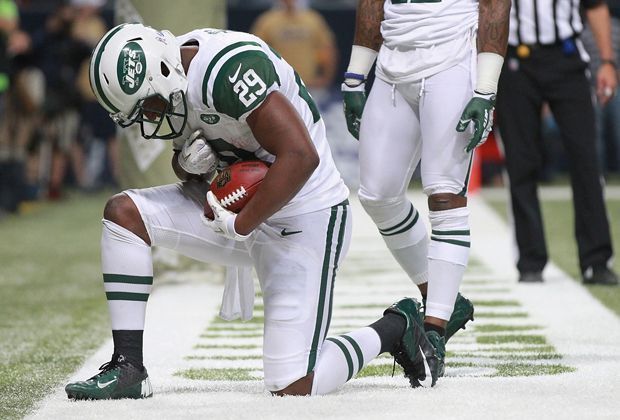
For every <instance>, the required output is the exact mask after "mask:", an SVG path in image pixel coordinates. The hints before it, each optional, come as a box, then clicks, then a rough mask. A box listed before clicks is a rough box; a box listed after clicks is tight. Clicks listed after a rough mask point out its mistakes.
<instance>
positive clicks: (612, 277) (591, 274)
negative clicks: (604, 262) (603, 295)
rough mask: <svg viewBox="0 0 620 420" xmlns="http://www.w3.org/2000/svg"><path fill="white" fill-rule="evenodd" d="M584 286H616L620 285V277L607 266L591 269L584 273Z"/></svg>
mask: <svg viewBox="0 0 620 420" xmlns="http://www.w3.org/2000/svg"><path fill="white" fill-rule="evenodd" d="M583 284H603V285H606V286H615V285H617V284H618V275H617V274H616V273H614V272H613V271H612V270H610V269H609V268H607V267H605V266H598V267H590V268H588V269H587V270H586V271H584V273H583Z"/></svg>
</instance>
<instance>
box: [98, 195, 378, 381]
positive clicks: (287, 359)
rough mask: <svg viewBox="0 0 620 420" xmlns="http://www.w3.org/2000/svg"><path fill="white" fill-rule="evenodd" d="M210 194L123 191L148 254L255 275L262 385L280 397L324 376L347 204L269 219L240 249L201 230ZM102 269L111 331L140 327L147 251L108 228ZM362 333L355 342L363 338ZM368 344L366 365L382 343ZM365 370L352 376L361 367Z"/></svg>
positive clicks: (147, 286)
mask: <svg viewBox="0 0 620 420" xmlns="http://www.w3.org/2000/svg"><path fill="white" fill-rule="evenodd" d="M205 192H206V188H205V186H204V185H202V184H197V183H184V184H182V183H178V184H171V185H164V186H159V187H154V188H146V189H140V190H129V191H126V192H125V193H126V194H127V195H128V196H129V197H130V198H131V199H132V200H133V202H134V203H135V204H136V206H137V208H138V210H139V211H140V214H141V216H142V219H143V221H144V224H145V226H146V229H147V231H148V234H149V237H150V239H151V243H152V246H161V247H164V248H168V249H173V250H176V251H178V252H179V253H181V254H183V255H186V256H189V257H191V258H194V259H197V260H200V261H205V262H211V263H217V264H222V265H227V266H253V267H254V268H255V269H256V273H257V276H258V279H259V282H260V285H261V289H262V291H263V301H264V308H265V324H264V345H263V364H264V377H265V386H266V388H267V389H268V390H270V391H277V390H281V389H283V388H285V387H287V386H288V385H290V384H291V383H292V382H294V381H295V380H297V379H299V378H302V377H304V376H306V375H307V374H308V373H310V372H312V371H313V370H315V368H318V365H319V359H320V356H321V349H322V346H323V343H324V341H325V338H326V335H327V330H328V327H329V323H330V319H331V308H332V291H333V287H334V279H335V276H336V272H337V268H338V265H339V263H340V261H342V259H343V258H344V256H345V255H346V253H347V251H348V247H349V242H350V238H351V211H350V208H349V205H348V202H343V203H340V204H338V205H335V206H332V207H331V208H326V209H323V210H319V211H315V212H311V213H307V214H302V215H298V216H292V217H286V218H279V219H270V220H268V221H267V222H265V223H263V224H261V225H260V226H259V227H258V228H257V229H256V230H255V231H254V232H252V234H251V236H250V238H249V239H248V240H246V241H245V242H236V241H232V240H228V239H226V238H224V237H223V236H220V235H217V234H216V233H214V232H213V230H211V229H210V228H208V227H206V226H205V225H203V223H202V222H201V220H200V214H201V212H202V211H203V206H204V196H205ZM102 261H103V273H104V282H105V286H106V296H107V297H108V303H109V309H110V313H111V317H112V326H113V329H115V330H119V329H121V330H122V329H128V330H135V329H142V327H143V326H144V316H145V315H144V314H145V309H146V300H147V299H148V296H149V293H150V290H151V284H152V268H151V253H150V247H148V246H147V245H146V244H145V243H144V242H143V241H142V240H141V239H140V238H138V237H136V236H135V235H134V234H132V233H131V232H129V231H127V230H126V229H123V228H122V227H120V226H118V225H116V224H114V223H112V222H110V221H104V235H103V236H102ZM357 334H358V333H355V334H353V338H352V339H353V340H355V339H356V338H359V337H357ZM373 334H374V335H373ZM362 336H363V337H365V338H363V339H362V338H359V340H358V341H359V344H356V346H357V345H359V346H361V347H366V344H364V343H365V341H366V340H369V343H371V344H369V345H370V347H371V348H370V349H369V350H366V349H364V350H363V351H362V353H363V354H364V355H365V356H366V357H365V359H366V361H368V360H369V359H370V358H371V357H370V355H373V353H374V355H373V356H372V357H374V356H376V353H377V352H378V346H379V344H378V343H379V339H378V336H377V335H376V333H375V332H374V331H372V330H371V331H370V332H366V333H364V334H362ZM362 336H360V337H362ZM368 337H370V338H368ZM354 348H356V347H355V346H354ZM332 351H334V352H335V353H338V354H339V356H336V359H338V357H343V362H342V363H344V364H345V366H346V362H345V361H344V356H342V351H341V350H340V349H339V348H336V349H335V350H332ZM326 363H327V362H321V363H320V364H321V365H325V364H326ZM327 364H329V363H327ZM359 365H360V366H356V371H357V370H358V369H359V368H360V367H361V365H362V362H360V363H359ZM322 370H323V374H322V376H321V377H323V378H325V375H327V378H325V379H323V380H322V383H324V384H328V385H323V386H322V388H321V389H323V388H325V389H327V388H332V387H333V386H338V385H341V384H342V383H344V382H345V381H346V380H347V379H348V375H347V374H346V372H345V374H343V375H344V376H343V375H340V374H338V375H337V378H336V379H334V380H332V379H331V377H330V375H331V374H330V373H329V372H330V369H329V367H327V366H325V367H324V368H323V369H322ZM331 370H332V371H333V369H331ZM345 371H346V369H345ZM332 376H333V375H332ZM338 382H339V383H338ZM316 392H319V393H320V392H321V391H320V390H318V391H316Z"/></svg>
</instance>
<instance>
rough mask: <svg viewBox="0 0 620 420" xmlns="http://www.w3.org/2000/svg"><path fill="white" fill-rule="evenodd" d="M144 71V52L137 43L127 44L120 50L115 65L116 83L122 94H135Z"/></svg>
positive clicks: (140, 83)
mask: <svg viewBox="0 0 620 420" xmlns="http://www.w3.org/2000/svg"><path fill="white" fill-rule="evenodd" d="M145 70H146V59H145V58H144V51H143V50H142V47H140V45H139V44H138V43H137V42H133V41H132V42H129V43H127V45H125V47H124V48H123V49H122V50H121V54H120V55H119V56H118V62H117V64H116V72H117V76H118V81H119V83H120V85H121V89H123V92H125V93H127V94H128V95H131V94H133V93H136V91H137V90H138V89H140V86H142V82H144V75H145Z"/></svg>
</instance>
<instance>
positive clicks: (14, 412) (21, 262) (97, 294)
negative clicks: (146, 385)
mask: <svg viewBox="0 0 620 420" xmlns="http://www.w3.org/2000/svg"><path fill="white" fill-rule="evenodd" d="M108 195H109V194H98V195H76V196H72V197H70V198H69V199H68V200H66V201H63V202H60V203H53V204H51V203H45V204H41V205H38V206H37V207H36V208H35V209H34V210H32V211H30V212H28V213H27V214H24V215H22V216H19V217H8V218H5V219H3V220H0V237H1V238H2V241H0V267H1V268H0V290H2V293H1V294H0V319H1V321H0V419H13V418H22V417H23V416H24V415H25V414H27V413H28V411H29V410H31V409H32V408H33V406H34V404H35V403H36V402H37V401H38V400H39V399H41V398H43V397H44V396H45V395H46V394H47V393H49V392H50V390H51V389H53V387H55V386H57V385H59V384H62V383H63V382H64V380H65V378H66V377H67V376H68V375H69V374H70V373H71V372H73V371H74V370H75V369H76V368H77V367H78V366H79V365H80V364H81V363H82V362H83V361H84V360H85V358H86V357H88V356H89V355H90V354H92V352H93V350H94V349H96V348H97V347H98V346H100V345H101V344H102V341H103V340H104V339H105V338H106V337H108V336H109V332H108V331H109V321H108V316H107V309H106V302H105V296H104V294H103V286H102V282H101V275H100V266H99V238H100V231H101V224H100V222H99V221H100V219H101V214H102V209H103V205H104V203H105V200H106V198H107V196H108ZM492 204H493V206H494V208H496V209H497V210H498V211H499V212H500V214H503V215H504V216H505V214H506V212H505V202H501V201H494V202H493V203H492ZM608 205H609V208H608V211H609V214H620V201H609V202H608ZM543 209H544V215H545V220H546V229H547V238H548V241H549V247H550V251H551V256H552V258H553V260H554V261H555V262H556V263H557V264H558V265H559V266H560V267H562V268H563V269H564V270H566V271H567V272H568V273H569V274H571V275H573V276H575V277H576V276H577V275H578V268H577V262H576V248H575V244H574V240H573V238H572V228H567V227H572V210H571V206H570V205H568V203H567V202H559V201H554V202H545V203H544V205H543ZM614 222H615V223H613V236H614V241H615V243H616V244H620V224H619V223H620V221H614ZM619 264H620V261H618V260H617V261H616V265H615V268H616V270H618V271H620V265H619ZM589 290H590V291H591V292H592V293H593V294H594V295H595V296H596V297H597V298H599V299H600V300H601V301H603V302H604V303H605V304H606V305H607V306H608V307H610V308H612V309H613V310H614V311H616V312H617V313H619V314H620V288H618V287H616V288H613V287H589ZM480 315H482V313H481V314H480ZM214 325H215V327H217V325H219V324H214Z"/></svg>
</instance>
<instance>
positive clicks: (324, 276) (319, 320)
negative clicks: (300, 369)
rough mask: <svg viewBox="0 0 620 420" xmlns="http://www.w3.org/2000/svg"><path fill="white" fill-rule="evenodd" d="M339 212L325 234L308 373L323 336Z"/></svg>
mask: <svg viewBox="0 0 620 420" xmlns="http://www.w3.org/2000/svg"><path fill="white" fill-rule="evenodd" d="M337 215H338V213H337V212H335V211H332V212H331V216H330V218H329V224H328V226H327V234H326V235H325V252H324V254H323V269H322V271H321V287H320V289H319V305H318V308H317V310H316V322H315V325H314V335H313V338H312V344H311V345H310V354H309V355H308V369H307V370H306V374H309V373H310V372H312V371H313V370H314V365H316V358H317V351H318V348H319V339H320V338H321V329H322V326H323V317H324V310H325V295H326V294H327V282H328V278H329V261H330V259H331V247H332V241H333V236H334V226H335V225H336V216H337Z"/></svg>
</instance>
